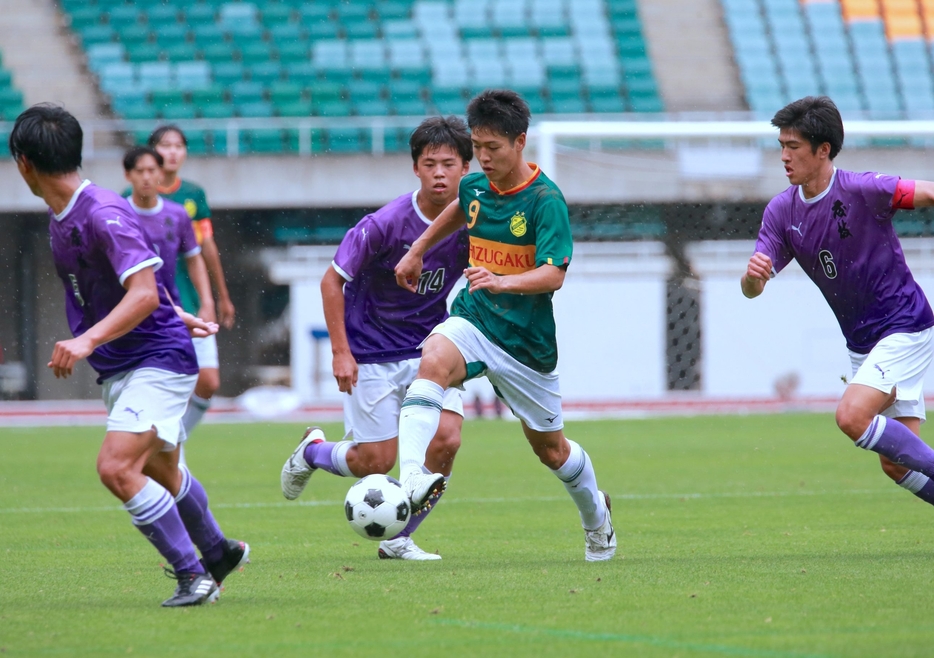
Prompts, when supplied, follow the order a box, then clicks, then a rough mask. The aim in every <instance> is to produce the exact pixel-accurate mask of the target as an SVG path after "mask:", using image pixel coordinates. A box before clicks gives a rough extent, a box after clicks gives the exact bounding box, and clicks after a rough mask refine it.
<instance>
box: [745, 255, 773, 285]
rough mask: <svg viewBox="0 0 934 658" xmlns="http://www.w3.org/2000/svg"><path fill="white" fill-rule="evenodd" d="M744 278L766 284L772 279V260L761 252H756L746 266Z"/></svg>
mask: <svg viewBox="0 0 934 658" xmlns="http://www.w3.org/2000/svg"><path fill="white" fill-rule="evenodd" d="M746 278H747V279H757V280H759V281H763V282H768V280H769V279H771V278H772V259H771V258H769V257H768V256H766V255H765V254H763V253H761V252H758V251H757V252H756V253H754V254H753V255H752V258H750V259H749V265H747V266H746Z"/></svg>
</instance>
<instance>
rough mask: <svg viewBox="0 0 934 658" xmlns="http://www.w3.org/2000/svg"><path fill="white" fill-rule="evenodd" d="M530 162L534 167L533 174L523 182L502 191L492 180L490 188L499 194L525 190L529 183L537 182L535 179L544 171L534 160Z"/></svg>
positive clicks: (516, 192) (504, 194)
mask: <svg viewBox="0 0 934 658" xmlns="http://www.w3.org/2000/svg"><path fill="white" fill-rule="evenodd" d="M528 164H529V166H530V167H531V168H532V175H531V176H529V178H528V180H526V181H523V182H522V183H519V184H518V185H516V186H515V187H511V188H509V189H508V190H504V191H502V192H500V191H499V190H498V189H497V187H496V186H495V185H494V184H493V181H490V189H491V190H493V191H494V192H496V193H497V194H501V195H503V196H506V195H509V194H518V193H519V192H521V191H522V190H524V189H525V188H527V187H528V186H529V185H531V184H532V183H534V182H535V179H536V178H538V175H539V174H540V173H542V170H541V169H539V168H538V165H537V164H535V163H534V162H530V163H528Z"/></svg>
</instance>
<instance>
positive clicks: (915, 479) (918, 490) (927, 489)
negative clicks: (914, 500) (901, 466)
mask: <svg viewBox="0 0 934 658" xmlns="http://www.w3.org/2000/svg"><path fill="white" fill-rule="evenodd" d="M896 484H898V486H900V487H902V488H903V489H907V490H908V491H910V492H911V493H913V494H914V495H916V496H917V497H918V498H920V499H921V500H923V501H924V502H926V503H927V504H928V505H934V480H931V478H929V477H928V476H927V475H925V474H924V473H918V472H917V471H908V473H907V474H906V475H905V477H903V478H902V479H901V480H899V481H898V482H897V483H896Z"/></svg>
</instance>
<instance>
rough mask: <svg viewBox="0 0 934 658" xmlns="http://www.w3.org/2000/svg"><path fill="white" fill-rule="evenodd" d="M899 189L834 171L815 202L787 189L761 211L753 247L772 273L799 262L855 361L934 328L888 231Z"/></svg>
mask: <svg viewBox="0 0 934 658" xmlns="http://www.w3.org/2000/svg"><path fill="white" fill-rule="evenodd" d="M898 181H899V178H898V177H897V176H886V175H883V174H876V173H854V172H851V171H844V170H842V169H835V170H834V174H833V178H831V180H830V185H829V186H828V187H827V189H826V190H825V191H824V192H823V193H821V194H819V195H818V196H816V197H814V198H813V199H805V198H804V196H803V195H802V193H801V191H800V188H799V187H798V186H792V187H789V188H788V189H787V190H785V191H784V192H782V193H781V194H779V195H778V196H776V197H775V198H774V199H772V201H771V202H770V203H769V205H768V206H767V207H766V209H765V213H764V214H763V217H762V227H761V229H760V230H759V239H758V241H757V242H756V251H758V252H762V253H763V254H766V255H767V256H769V257H770V258H771V259H772V266H773V269H774V270H775V273H778V272H780V271H781V270H782V269H783V268H784V267H785V266H786V265H787V264H788V263H789V262H791V259H792V258H794V259H795V260H797V261H798V264H799V265H800V266H801V268H802V269H803V270H804V271H805V273H806V274H807V275H808V276H809V277H810V279H811V280H812V281H813V282H814V283H815V284H817V287H818V288H820V291H821V293H822V294H823V295H824V299H826V300H827V303H828V304H830V308H831V309H832V310H833V312H834V315H836V317H837V321H838V322H839V323H840V329H841V330H842V331H843V335H844V337H845V338H846V343H847V347H848V348H849V349H850V350H852V351H853V352H856V353H858V354H867V353H869V351H870V350H872V348H873V347H874V346H875V345H876V343H878V342H879V341H880V340H881V339H883V338H885V337H886V336H888V335H890V334H894V333H909V332H916V331H921V330H923V329H927V328H928V327H931V326H934V313H932V311H931V306H930V304H928V300H927V298H926V297H925V295H924V292H923V291H922V290H921V287H920V286H919V285H918V284H917V283H916V282H915V280H914V277H912V275H911V271H910V270H909V269H908V265H907V264H906V263H905V255H904V253H903V252H902V247H901V244H900V243H899V241H898V236H897V235H896V234H895V229H894V228H893V226H892V217H893V216H894V215H895V210H896V208H894V207H893V205H892V199H893V196H894V194H895V189H896V186H897V185H898Z"/></svg>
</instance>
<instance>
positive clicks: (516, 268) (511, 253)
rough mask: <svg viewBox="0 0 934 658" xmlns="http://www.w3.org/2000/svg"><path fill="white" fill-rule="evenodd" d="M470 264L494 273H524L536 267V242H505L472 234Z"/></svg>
mask: <svg viewBox="0 0 934 658" xmlns="http://www.w3.org/2000/svg"><path fill="white" fill-rule="evenodd" d="M470 266H471V267H485V268H486V269H488V270H490V271H491V272H492V273H493V274H522V273H523V272H528V271H530V270H534V269H535V245H534V244H526V245H519V244H505V243H503V242H496V241H494V240H484V239H483V238H477V237H474V236H472V235H471V236H470Z"/></svg>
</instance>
